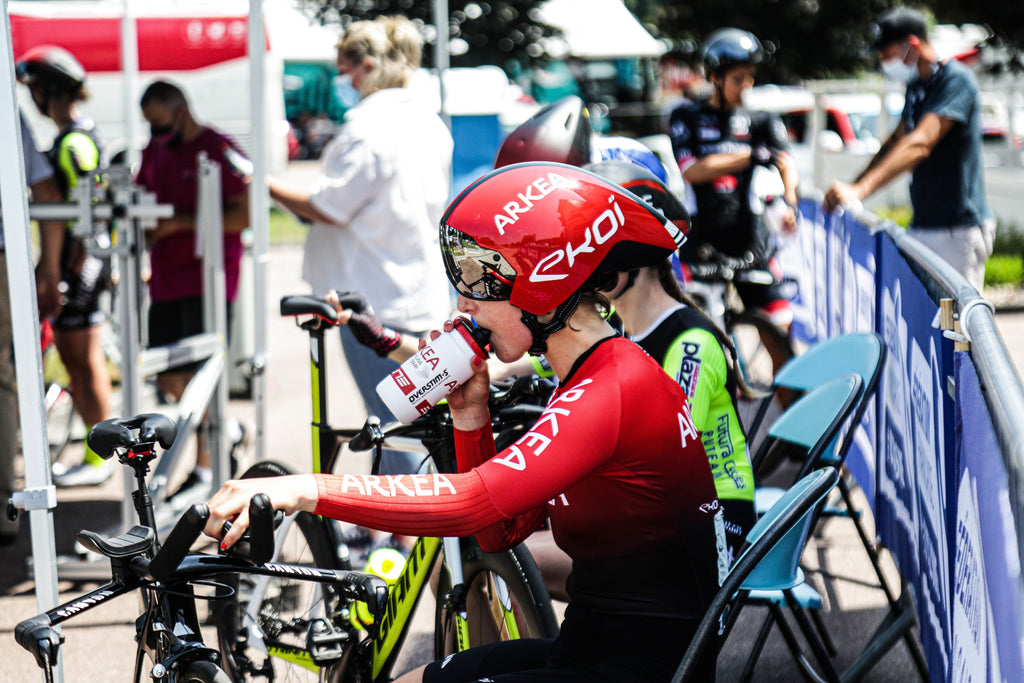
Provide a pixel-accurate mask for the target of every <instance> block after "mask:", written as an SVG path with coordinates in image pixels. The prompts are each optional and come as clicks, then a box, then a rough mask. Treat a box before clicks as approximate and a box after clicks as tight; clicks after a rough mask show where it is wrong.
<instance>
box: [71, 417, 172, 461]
mask: <svg viewBox="0 0 1024 683" xmlns="http://www.w3.org/2000/svg"><path fill="white" fill-rule="evenodd" d="M177 434H178V428H177V427H176V426H175V424H174V422H172V421H171V419H170V418H169V417H167V416H166V415H160V414H158V413H144V414H142V415H136V416H135V417H129V418H125V419H114V420H103V421H102V422H97V423H96V425H95V426H93V428H92V430H91V431H90V432H89V437H88V442H89V448H91V449H93V450H94V451H96V453H97V454H98V455H99V456H100V457H101V458H103V459H104V460H107V459H109V458H110V456H112V455H114V453H115V452H116V451H117V450H119V449H128V448H133V447H135V446H140V445H144V444H153V443H159V444H160V446H161V447H162V448H168V447H170V445H171V444H172V443H174V439H175V437H176V436H177Z"/></svg>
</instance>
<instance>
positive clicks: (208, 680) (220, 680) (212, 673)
mask: <svg viewBox="0 0 1024 683" xmlns="http://www.w3.org/2000/svg"><path fill="white" fill-rule="evenodd" d="M174 681H175V683H231V679H230V678H228V675H227V674H226V673H224V670H223V669H221V668H220V667H219V666H217V665H216V664H214V663H213V662H189V663H188V664H186V665H185V666H184V667H182V670H181V673H179V674H178V675H177V676H175V677H174Z"/></svg>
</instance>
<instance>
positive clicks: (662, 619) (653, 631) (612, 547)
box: [206, 164, 728, 681]
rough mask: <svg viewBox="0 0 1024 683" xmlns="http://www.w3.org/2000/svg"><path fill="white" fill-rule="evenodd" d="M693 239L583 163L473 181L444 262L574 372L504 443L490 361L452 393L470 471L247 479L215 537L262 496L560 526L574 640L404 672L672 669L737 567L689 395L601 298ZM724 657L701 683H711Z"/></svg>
mask: <svg viewBox="0 0 1024 683" xmlns="http://www.w3.org/2000/svg"><path fill="white" fill-rule="evenodd" d="M527 197H529V199H527ZM512 203H516V207H517V210H516V211H511V210H510V206H511V204H512ZM683 240H684V237H683V235H682V233H681V232H680V231H679V229H678V228H677V227H676V226H674V225H673V224H672V223H670V222H667V221H665V219H664V218H663V217H662V216H661V215H660V214H658V213H657V212H656V211H654V210H653V209H652V208H650V207H649V206H648V205H646V204H644V203H643V202H642V201H640V200H639V199H638V198H637V197H636V196H635V195H632V194H630V193H629V192H626V191H624V190H622V189H621V188H619V187H618V186H616V185H614V184H612V183H610V182H608V181H606V180H604V179H602V178H600V177H599V176H596V175H593V174H591V173H589V172H587V171H584V170H581V169H578V168H574V167H570V166H565V165H561V164H521V165H516V166H513V167H509V168H502V169H499V170H497V171H494V172H493V173H491V174H489V175H487V176H485V177H483V178H482V179H480V180H478V181H476V182H475V183H474V184H473V185H471V186H470V187H469V188H467V189H466V190H465V191H463V193H462V194H461V195H460V196H459V197H458V198H456V199H455V201H453V202H452V204H451V205H450V206H449V208H448V210H447V211H446V213H445V215H444V217H443V219H442V227H441V248H442V253H443V256H444V261H445V269H446V271H447V273H448V278H449V280H450V281H451V282H452V284H453V285H454V286H455V287H456V289H457V290H458V292H459V304H458V307H459V310H460V311H461V312H462V313H463V314H465V315H468V316H472V317H473V318H474V319H475V320H476V321H477V322H478V323H479V324H480V326H482V327H484V328H486V329H488V330H490V331H491V347H492V349H493V352H494V353H495V355H496V356H497V357H498V359H499V360H501V361H504V362H510V361H513V360H516V359H518V358H519V357H521V356H522V354H523V353H524V352H526V351H527V350H529V351H530V352H531V353H532V354H540V353H543V354H544V355H545V357H546V359H547V361H548V362H549V363H550V364H551V367H552V368H553V369H554V371H555V373H556V374H557V375H558V378H559V380H560V382H559V387H558V389H557V390H556V392H555V393H554V395H553V396H552V399H551V400H550V402H549V403H548V406H547V407H546V409H545V411H544V412H543V414H542V415H541V417H540V418H539V419H538V421H537V422H536V423H535V425H534V426H533V427H532V428H531V430H530V431H529V432H528V433H527V434H525V435H524V436H523V437H522V438H520V439H519V440H518V441H517V442H516V443H515V444H513V445H512V446H510V447H508V448H506V449H504V450H503V451H501V452H500V453H496V452H495V450H496V449H495V443H494V438H493V434H492V432H491V422H490V413H489V409H488V403H487V401H488V398H489V395H490V381H489V376H488V372H487V365H486V363H483V362H482V361H480V362H478V363H476V365H475V369H476V373H475V374H474V375H473V377H471V378H470V379H469V380H468V381H467V382H466V383H465V384H464V385H462V386H461V387H460V388H458V389H456V390H455V391H454V392H453V393H452V394H450V395H449V397H448V405H449V408H450V409H451V413H452V419H453V425H454V428H455V446H456V453H457V458H458V462H459V471H460V474H450V475H443V474H413V475H388V476H378V477H375V476H371V475H354V474H345V475H330V474H321V475H295V476H292V477H275V478H272V479H263V480H259V479H256V480H240V481H231V482H228V483H227V484H225V485H224V486H223V487H222V488H221V490H220V491H219V492H218V493H217V494H216V495H215V496H214V497H213V499H211V501H210V504H209V507H210V512H211V514H210V521H209V522H208V524H207V527H206V531H207V533H208V534H210V535H211V536H214V537H216V538H222V539H223V540H222V545H223V546H224V547H228V546H230V545H231V544H233V543H234V542H235V541H236V540H237V539H238V537H239V536H240V535H241V533H242V532H243V531H244V530H245V528H246V526H247V524H248V519H247V507H248V502H249V498H251V496H252V495H254V494H255V493H256V492H265V493H267V494H268V495H269V496H270V498H271V502H272V504H273V505H274V507H275V508H277V509H283V510H285V511H286V512H294V511H298V510H307V511H310V512H315V513H317V514H322V515H325V516H328V517H332V518H336V519H341V520H344V521H347V522H352V523H356V524H363V525H366V526H369V527H373V528H379V529H384V530H389V531H392V532H395V533H402V534H410V535H432V536H465V535H470V534H475V535H476V537H477V539H478V541H479V542H480V544H481V547H483V548H484V549H485V550H488V551H497V550H501V549H505V548H508V547H511V546H512V545H514V544H515V543H517V542H519V541H521V540H523V539H524V538H525V537H526V536H528V535H530V533H532V532H533V531H534V530H535V529H536V528H537V527H538V525H539V524H540V522H541V521H542V520H543V519H545V518H548V519H549V520H550V524H551V528H552V530H553V533H554V535H555V538H556V540H557V542H558V543H559V545H560V546H561V547H562V548H564V549H565V550H566V551H567V552H568V553H569V555H570V556H571V557H572V559H573V574H572V577H571V579H570V582H569V586H568V591H569V595H570V603H569V605H568V607H567V609H566V614H565V621H564V623H563V625H562V628H561V631H560V635H559V636H558V638H557V639H555V640H554V641H530V640H521V641H510V642H505V643H498V644H494V645H491V646H485V649H484V650H480V649H477V648H474V649H471V650H469V651H467V652H464V653H458V654H455V655H452V656H451V657H449V658H446V659H445V660H444V661H441V662H435V663H434V664H431V665H428V667H426V669H425V670H423V671H419V670H417V671H414V672H411V673H410V674H408V675H407V676H406V677H403V678H402V679H401V680H403V681H405V680H408V681H419V680H422V681H456V680H480V679H482V678H484V677H486V678H489V679H492V680H495V681H517V680H529V681H543V680H556V679H557V680H560V681H567V680H578V681H594V680H606V681H641V680H643V681H658V680H664V681H667V680H669V679H670V678H671V676H672V673H673V672H674V670H675V667H676V665H677V664H678V657H679V653H680V652H681V651H682V650H683V649H684V648H685V644H686V643H687V642H688V641H689V639H690V637H691V636H692V633H693V631H694V629H695V628H696V626H697V624H698V623H699V622H700V619H701V618H702V617H703V614H704V612H705V610H706V608H707V606H708V604H709V602H710V600H711V598H712V597H713V595H714V593H715V591H716V590H717V587H718V586H719V585H720V582H721V580H722V579H723V578H724V576H725V574H726V572H727V571H728V560H727V557H726V550H725V531H724V527H723V521H722V512H721V508H720V504H719V501H718V498H717V496H716V493H715V485H714V479H713V477H712V473H711V468H710V466H709V464H708V460H707V457H706V455H705V453H704V448H703V445H702V443H701V437H700V434H699V432H698V430H697V428H696V427H695V426H694V424H693V420H692V418H691V416H690V409H689V404H688V402H687V399H686V397H685V394H684V393H683V391H682V389H681V388H680V386H679V385H678V384H677V383H676V382H675V381H673V380H672V379H671V378H669V377H668V376H667V375H666V374H665V372H664V371H663V370H662V369H661V367H660V366H659V365H658V363H657V362H656V361H654V360H653V359H651V358H650V357H649V356H648V355H647V354H646V353H644V352H643V351H642V350H641V349H639V348H638V347H637V346H636V345H635V344H633V343H631V342H629V341H627V340H625V339H622V338H621V337H620V336H619V335H618V334H617V333H616V332H615V331H614V330H613V329H612V328H611V327H610V326H609V325H608V324H607V322H606V321H605V319H604V317H603V316H602V313H601V307H600V304H601V301H602V297H601V296H600V294H599V292H598V290H599V289H600V288H601V285H603V284H606V283H607V282H608V280H609V279H610V277H612V276H613V275H614V273H615V272H618V271H620V270H627V269H631V268H634V267H644V266H648V265H653V264H654V263H657V262H658V261H661V260H664V259H665V258H667V257H668V255H669V254H671V253H672V252H673V251H674V250H675V249H676V248H677V247H678V244H680V243H682V241H683ZM587 245H589V246H587ZM445 328H446V329H451V323H446V324H445ZM596 416H600V417H599V419H598V418H597V417H596ZM226 520H233V521H234V522H235V523H234V526H232V527H231V529H230V531H229V532H228V533H227V534H226V535H225V533H224V531H223V524H224V522H225V521H226ZM708 660H709V661H707V662H705V669H704V671H703V672H702V673H705V674H707V675H706V676H705V677H704V678H703V679H702V680H713V679H714V658H713V657H709V658H708Z"/></svg>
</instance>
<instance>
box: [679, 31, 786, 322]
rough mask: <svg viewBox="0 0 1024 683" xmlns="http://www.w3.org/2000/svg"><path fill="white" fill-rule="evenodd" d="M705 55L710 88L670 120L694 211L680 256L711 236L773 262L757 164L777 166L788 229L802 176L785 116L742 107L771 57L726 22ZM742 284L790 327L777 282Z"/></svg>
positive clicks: (756, 306) (720, 247)
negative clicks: (758, 197) (756, 191)
mask: <svg viewBox="0 0 1024 683" xmlns="http://www.w3.org/2000/svg"><path fill="white" fill-rule="evenodd" d="M702 57H703V62H704V70H705V73H706V75H707V78H708V81H709V82H710V84H711V94H710V96H709V97H708V99H706V100H701V101H696V102H686V103H684V104H682V105H680V106H679V107H678V108H676V109H675V110H674V111H673V112H672V114H671V115H670V117H669V122H668V128H669V130H668V133H669V138H670V139H671V141H672V151H673V154H674V155H675V159H676V162H677V163H678V164H679V169H680V171H682V174H683V180H684V181H686V197H685V200H686V201H685V204H686V209H687V210H688V211H689V212H690V215H691V216H692V218H693V227H692V232H691V233H690V236H689V242H688V245H687V247H686V249H685V252H686V253H681V254H680V258H686V259H687V260H700V258H701V257H700V256H699V254H700V247H701V245H702V244H709V245H710V246H712V247H714V248H715V249H716V250H717V251H719V252H721V253H723V254H726V255H728V256H732V257H737V258H745V259H749V260H751V261H752V262H753V263H754V264H755V265H756V266H757V267H760V268H766V267H767V268H773V269H774V268H775V265H774V263H775V260H774V253H775V241H774V238H773V236H772V234H771V231H770V230H769V228H768V226H767V224H766V223H765V220H764V214H763V210H762V209H761V204H760V203H759V202H756V201H754V198H753V196H752V195H753V189H752V180H753V178H754V172H755V170H756V169H757V168H758V167H759V166H765V167H774V168H776V169H778V172H779V174H780V176H781V178H782V182H783V186H784V188H785V191H784V197H785V200H786V205H787V210H786V213H785V216H784V217H783V220H782V230H783V232H784V233H792V232H794V231H795V230H796V227H797V222H796V205H797V183H798V177H797V173H796V164H795V163H794V161H793V157H792V155H791V154H790V150H789V137H788V134H787V132H786V127H785V125H784V124H783V123H782V121H781V120H780V119H779V118H778V117H777V116H775V115H773V114H768V113H765V112H749V111H746V110H745V109H743V107H742V105H743V95H744V93H745V92H746V91H747V90H749V89H750V88H751V87H752V86H753V85H754V73H755V70H756V68H757V65H758V64H760V63H762V62H763V61H764V59H765V50H764V47H763V46H762V45H761V42H760V41H759V40H758V39H757V37H756V36H755V35H754V34H752V33H750V32H748V31H743V30H741V29H738V28H723V29H719V30H717V31H715V32H714V33H712V34H711V35H710V36H708V38H707V40H706V41H705V43H704V48H703V54H702ZM737 290H738V292H739V295H740V297H741V298H742V299H743V304H744V306H745V307H746V308H747V309H748V310H757V311H760V312H761V313H762V314H763V315H764V316H765V317H766V318H768V319H769V320H770V321H771V322H772V323H774V324H775V325H776V326H778V327H780V328H782V329H786V328H788V326H789V323H790V322H791V321H792V319H793V311H792V308H791V307H790V303H789V300H788V299H787V298H786V297H785V296H784V295H783V294H782V292H781V291H780V290H779V287H778V286H776V285H758V284H750V283H742V284H739V285H737Z"/></svg>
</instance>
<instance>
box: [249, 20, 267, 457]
mask: <svg viewBox="0 0 1024 683" xmlns="http://www.w3.org/2000/svg"><path fill="white" fill-rule="evenodd" d="M265 45H266V37H265V36H264V31H263V0H249V74H250V75H249V86H250V105H251V110H252V135H251V137H250V139H251V140H252V141H253V144H252V145H251V149H250V151H249V153H250V155H251V160H252V164H253V177H252V182H251V183H250V185H249V220H250V224H249V225H250V228H251V230H252V235H253V243H252V250H253V287H254V289H255V291H254V292H253V295H254V296H253V306H254V307H255V309H256V310H255V312H254V315H253V337H254V339H253V347H254V348H253V352H254V356H255V357H254V360H253V364H254V365H253V367H254V370H256V372H255V373H254V376H253V383H252V391H253V400H254V402H255V408H256V448H255V450H256V460H257V461H260V460H264V459H265V458H266V438H265V434H266V424H267V402H266V376H265V374H264V373H263V372H262V370H263V368H265V367H266V359H267V262H268V260H269V259H270V227H269V224H268V211H269V197H268V195H267V151H266V150H267V145H266V144H265V142H266V141H267V140H268V136H267V114H266V107H264V106H263V102H264V96H265V95H264V92H263V81H264V76H265V64H264V61H265V59H264V58H265V50H264V46H265Z"/></svg>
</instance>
